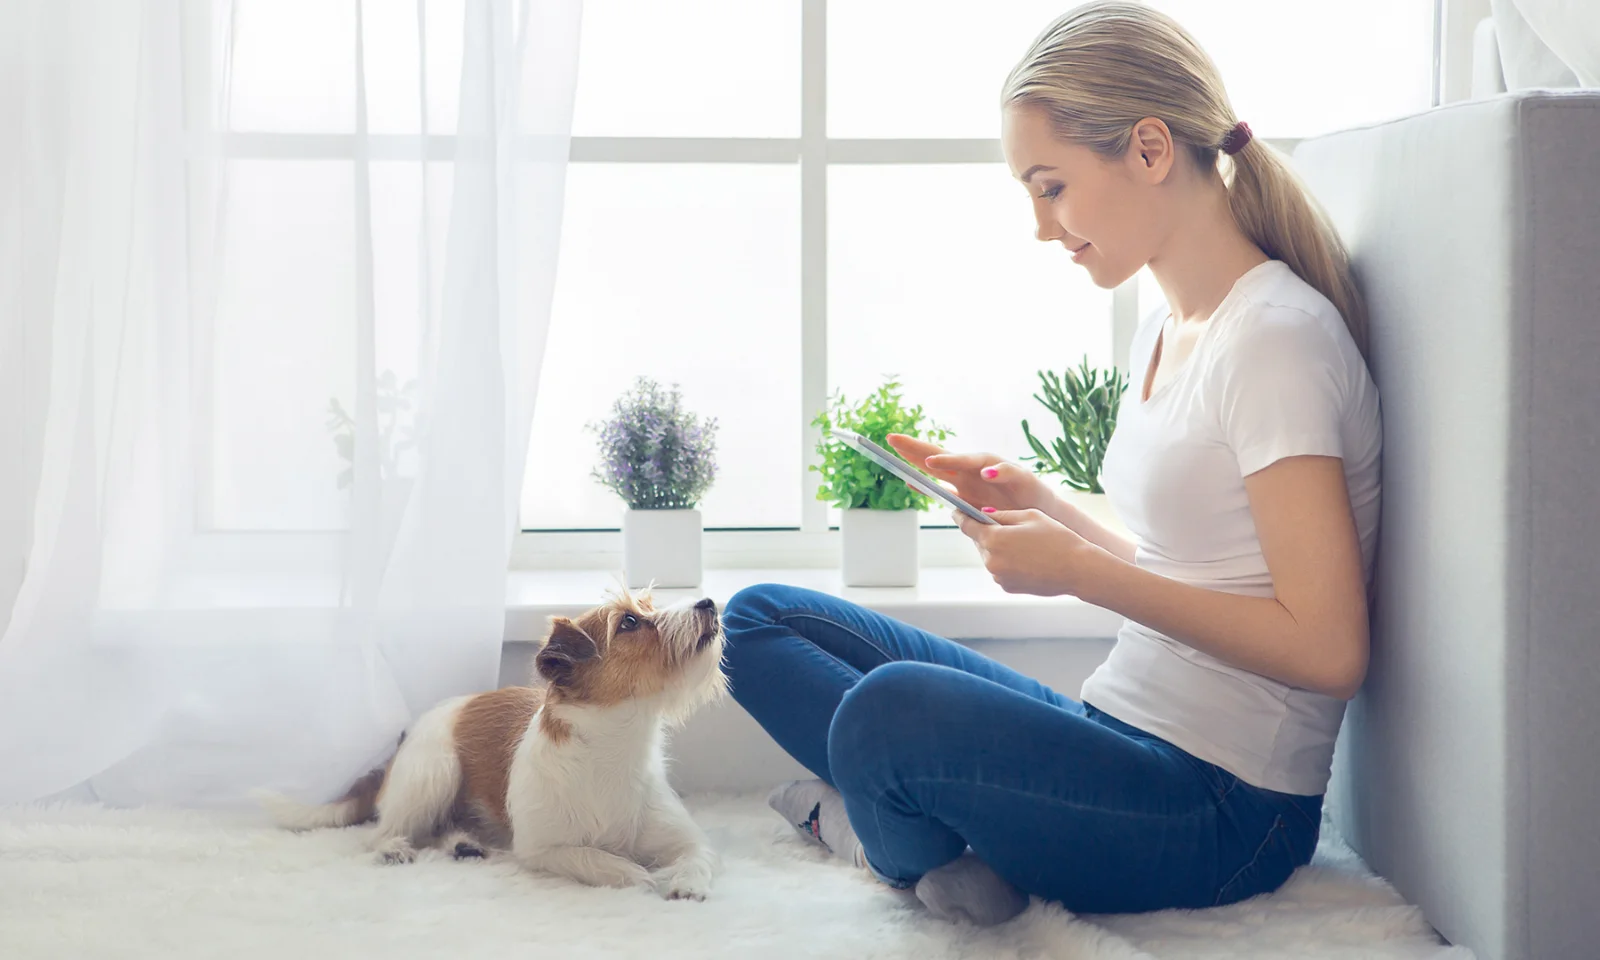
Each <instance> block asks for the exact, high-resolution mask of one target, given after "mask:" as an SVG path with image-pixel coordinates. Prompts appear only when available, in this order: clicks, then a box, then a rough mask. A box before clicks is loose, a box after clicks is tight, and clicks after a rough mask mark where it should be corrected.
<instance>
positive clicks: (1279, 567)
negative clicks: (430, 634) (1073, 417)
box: [960, 456, 1368, 699]
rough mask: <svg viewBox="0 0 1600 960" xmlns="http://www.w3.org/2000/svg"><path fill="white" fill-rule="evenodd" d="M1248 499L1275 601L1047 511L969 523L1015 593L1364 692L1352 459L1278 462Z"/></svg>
mask: <svg viewBox="0 0 1600 960" xmlns="http://www.w3.org/2000/svg"><path fill="white" fill-rule="evenodd" d="M1245 491H1246V493H1247V494H1248V496H1249V498H1250V512H1251V515H1252V516H1253V517H1254V519H1255V524H1256V533H1257V536H1258V537H1259V538H1260V540H1261V550H1262V554H1263V556H1264V557H1265V558H1266V561H1267V569H1268V571H1269V572H1270V573H1271V575H1272V583H1273V588H1274V592H1275V593H1276V596H1275V597H1273V598H1270V599H1264V598H1259V597H1244V596H1239V595H1237V594H1231V593H1223V592H1221V591H1217V590H1207V589H1205V588H1203V587H1196V586H1191V585H1189V584H1186V583H1181V582H1179V581H1177V580H1173V579H1170V578H1167V577H1163V576H1161V575H1159V574H1155V573H1151V572H1150V571H1149V570H1144V569H1141V568H1139V567H1138V566H1135V565H1134V564H1133V563H1132V562H1130V560H1129V559H1127V558H1126V557H1124V556H1119V555H1117V553H1116V552H1114V551H1113V550H1112V549H1109V548H1107V547H1105V546H1103V545H1100V544H1097V543H1095V542H1094V541H1093V540H1091V538H1089V537H1087V536H1083V535H1082V534H1080V533H1077V532H1075V531H1073V530H1070V529H1067V527H1068V525H1067V524H1066V523H1063V522H1061V521H1060V520H1058V519H1057V518H1055V517H1053V516H1051V515H1048V514H1046V513H1045V512H1043V511H1041V510H1038V509H1037V508H1033V509H1028V510H1023V511H1007V512H1002V513H997V514H996V515H995V516H996V517H997V518H998V519H999V520H1000V521H1001V525H1000V526H987V525H984V524H980V523H977V522H975V521H972V520H970V519H966V518H961V520H960V522H961V529H962V530H963V531H964V532H965V533H966V534H967V535H968V536H970V537H972V539H973V540H974V541H975V542H976V543H977V545H978V549H979V552H980V553H981V554H982V556H983V560H984V566H985V567H987V568H988V570H989V572H990V573H991V574H992V575H993V576H994V578H995V581H996V582H998V583H999V584H1000V585H1001V586H1002V587H1004V588H1005V589H1006V590H1008V591H1011V592H1015V593H1034V594H1043V595H1050V594H1061V593H1069V594H1073V595H1075V596H1078V597H1082V598H1083V599H1084V600H1087V601H1089V602H1090V603H1093V604H1097V605H1099V606H1102V607H1105V608H1107V609H1109V610H1113V611H1115V612H1117V613H1120V614H1122V615H1123V616H1125V617H1127V618H1128V619H1130V620H1133V621H1135V622H1138V623H1142V624H1144V625H1146V626H1148V627H1151V628H1152V629H1155V630H1158V631H1160V632H1161V633H1163V634H1165V635H1167V636H1169V637H1172V638H1174V639H1176V640H1178V641H1180V642H1182V643H1185V644H1188V645H1189V646H1191V647H1194V648H1195V649H1196V650H1200V651H1202V652H1204V653H1208V654H1210V655H1211V656H1213V657H1216V658H1217V659H1218V660H1221V661H1223V662H1225V663H1229V664H1232V665H1234V666H1236V667H1239V668H1241V669H1244V670H1249V671H1251V672H1252V673H1258V674H1261V675H1262V676H1265V677H1271V678H1272V679H1274V680H1277V681H1279V682H1280V683H1285V684H1288V685H1289V686H1291V687H1298V688H1300V689H1303V690H1314V691H1317V692H1319V693H1325V694H1327V695H1329V696H1334V697H1341V698H1345V699H1348V698H1349V697H1351V696H1354V695H1355V691H1356V690H1357V688H1359V687H1360V686H1361V681H1362V678H1363V677H1364V676H1365V674H1366V668H1367V650H1368V648H1367V604H1366V589H1365V584H1364V578H1363V576H1362V570H1361V549H1360V544H1359V541H1358V539H1357V535H1356V528H1355V520H1354V517H1353V516H1352V514H1351V510H1350V499H1349V494H1348V492H1347V490H1346V487H1345V480H1344V469H1343V464H1342V462H1341V461H1340V460H1338V459H1337V458H1333V457H1309V456H1308V457H1290V458H1287V459H1284V460H1279V461H1278V462H1276V463H1274V464H1273V465H1271V466H1269V467H1267V468H1266V469H1264V470H1260V471H1258V472H1256V473H1254V474H1251V475H1250V476H1248V477H1246V478H1245ZM1074 519H1075V518H1074ZM1091 532H1092V531H1091ZM1114 545H1115V543H1113V546H1114Z"/></svg>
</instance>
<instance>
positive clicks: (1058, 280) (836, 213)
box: [828, 164, 1111, 524]
mask: <svg viewBox="0 0 1600 960" xmlns="http://www.w3.org/2000/svg"><path fill="white" fill-rule="evenodd" d="M1033 229H1034V227H1033V218H1032V213H1031V211H1030V209H1029V205H1028V199H1027V194H1026V193H1025V192H1024V191H1023V189H1022V188H1021V187H1020V186H1018V185H1017V183H1016V181H1014V180H1013V179H1012V178H1011V177H1010V176H1009V175H1008V174H1007V172H1006V170H1005V168H1004V167H1002V166H1000V165H998V164H949V165H944V164H937V165H926V166H922V165H919V166H888V165H885V166H876V165H874V166H859V167H835V168H834V169H832V170H831V171H829V178H828V375H829V381H830V382H829V388H830V390H831V389H843V390H844V391H845V394H846V396H848V397H851V398H857V397H860V396H861V395H862V394H863V393H865V392H867V391H869V390H871V389H874V388H875V387H876V386H877V385H878V384H880V383H881V382H882V380H883V378H884V377H885V376H889V375H893V376H896V377H898V378H899V379H900V380H901V382H902V383H904V384H905V390H906V398H907V400H909V401H910V402H912V403H919V404H922V405H923V406H924V407H925V408H926V412H927V413H928V415H929V416H931V417H932V418H933V419H935V420H937V421H939V422H940V423H942V424H944V425H945V426H948V427H950V428H951V429H953V430H954V431H955V432H956V438H955V439H954V440H952V441H951V443H952V446H953V447H954V448H956V449H961V450H986V451H989V452H992V453H996V454H999V455H1001V456H1004V457H1008V458H1012V459H1015V458H1018V457H1021V456H1023V455H1024V454H1026V453H1027V452H1028V447H1027V444H1026V442H1025V441H1024V440H1023V436H1022V429H1021V426H1020V422H1021V420H1022V419H1023V418H1024V417H1026V418H1028V420H1029V423H1030V426H1032V427H1034V428H1036V432H1038V431H1040V430H1042V429H1044V427H1043V424H1041V421H1042V420H1044V419H1046V418H1047V417H1048V414H1047V413H1046V412H1045V410H1044V408H1043V407H1041V406H1040V405H1039V403H1038V402H1037V401H1035V400H1034V399H1033V394H1034V392H1035V391H1036V390H1037V385H1038V375H1037V371H1038V370H1039V369H1040V368H1041V367H1050V368H1053V369H1056V370H1061V369H1064V368H1065V367H1067V366H1069V365H1076V364H1077V363H1078V362H1079V361H1080V360H1081V359H1082V358H1083V357H1084V356H1085V355H1087V356H1088V357H1089V359H1090V361H1091V362H1092V363H1095V364H1098V365H1105V366H1109V365H1110V362H1111V294H1110V292H1109V291H1105V290H1101V289H1099V288H1098V287H1095V286H1094V285H1093V284H1092V283H1091V282H1090V281H1089V278H1088V275H1087V274H1086V273H1085V272H1084V271H1083V269H1082V268H1081V267H1078V266H1076V265H1074V264H1073V263H1072V261H1071V260H1070V259H1069V258H1068V255H1067V253H1066V251H1065V250H1063V249H1062V248H1061V245H1060V244H1056V243H1049V244H1046V243H1040V242H1039V241H1037V240H1035V239H1034V238H1033ZM926 522H929V523H938V524H943V523H948V522H949V519H948V512H941V511H937V510H935V511H932V512H930V513H929V514H928V520H927V521H926Z"/></svg>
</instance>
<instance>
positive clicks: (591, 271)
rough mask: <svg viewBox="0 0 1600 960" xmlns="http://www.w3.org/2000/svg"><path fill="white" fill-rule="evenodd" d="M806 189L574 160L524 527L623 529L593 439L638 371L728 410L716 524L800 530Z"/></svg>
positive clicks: (791, 177) (699, 406)
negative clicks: (590, 427) (591, 428)
mask: <svg viewBox="0 0 1600 960" xmlns="http://www.w3.org/2000/svg"><path fill="white" fill-rule="evenodd" d="M799 249H800V195H799V173H798V171H797V170H796V168H794V167H793V166H788V165H722V164H719V165H699V164H661V165H635V164H598V163H597V164H582V163H580V164H573V165H572V167H571V169H570V170H569V172H568V175H567V206H566V213H565V215H564V217H563V221H562V243H561V264H560V267H559V272H558V275H557V279H556V293H555V304H554V313H553V318H552V322H551V329H550V341H549V345H548V346H547V348H546V352H545V361H544V370H543V374H542V377H541V380H540V383H539V401H538V404H537V406H536V407H535V409H534V418H533V419H534V423H533V438H532V444H531V448H530V453H529V461H528V482H527V485H526V487H525V488H524V496H523V501H522V518H523V523H524V525H525V526H527V527H535V528H574V527H580V528H581V527H616V526H617V525H618V524H619V523H620V521H621V515H622V509H623V505H622V502H621V501H620V500H619V499H617V497H616V496H615V495H613V494H612V493H611V492H610V491H608V490H606V489H605V488H603V487H601V486H600V485H599V484H598V483H596V482H595V481H594V479H593V478H592V477H591V476H590V471H591V470H592V469H593V467H594V465H595V462H596V452H595V450H596V448H595V437H594V435H593V434H591V433H589V432H588V431H586V430H585V429H584V427H585V424H588V423H591V422H593V421H596V420H598V419H600V418H601V417H603V416H605V415H606V414H607V413H608V412H609V410H610V408H611V404H612V402H613V401H614V400H615V399H616V398H617V396H618V395H620V394H621V393H622V391H623V390H625V389H626V388H627V387H628V386H629V385H630V384H631V383H632V381H633V379H634V377H636V376H638V375H641V374H643V375H647V376H651V377H654V378H656V379H657V380H659V381H661V382H662V383H666V384H670V383H678V384H681V386H682V388H683V394H684V399H685V402H686V404H687V405H688V406H689V408H690V409H691V410H693V411H695V412H696V413H699V414H701V415H702V416H713V417H716V418H717V420H718V422H719V424H720V426H719V430H718V435H717V463H718V466H719V471H718V475H717V480H716V484H715V486H714V487H713V488H712V489H711V492H710V493H709V494H708V495H707V497H706V500H705V502H704V503H703V504H701V509H702V510H703V512H704V515H705V522H706V524H707V525H708V526H797V525H798V524H799V522H800V423H799V418H800V361H799V351H800V277H799V256H800V255H799Z"/></svg>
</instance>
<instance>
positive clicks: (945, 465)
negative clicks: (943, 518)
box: [888, 433, 1056, 510]
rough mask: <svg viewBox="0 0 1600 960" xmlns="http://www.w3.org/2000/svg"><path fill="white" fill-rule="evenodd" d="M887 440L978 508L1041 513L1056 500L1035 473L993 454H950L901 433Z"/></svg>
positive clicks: (913, 463) (940, 448)
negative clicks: (1040, 511)
mask: <svg viewBox="0 0 1600 960" xmlns="http://www.w3.org/2000/svg"><path fill="white" fill-rule="evenodd" d="M888 439H889V446H891V447H894V449H895V452H896V453H899V454H900V456H902V457H905V458H906V460H907V462H909V463H910V464H911V465H912V466H914V467H919V468H921V469H922V470H925V471H927V472H928V473H930V474H932V475H933V476H934V477H936V478H938V479H940V480H943V481H945V482H946V483H948V484H950V485H951V486H953V487H955V489H956V496H958V497H960V498H961V499H963V500H965V501H967V502H968V503H970V504H972V505H973V506H975V507H993V508H995V509H996V510H1031V509H1040V510H1042V509H1044V508H1045V507H1046V506H1047V505H1049V504H1050V503H1051V502H1052V501H1054V500H1055V499H1056V495H1055V494H1054V493H1053V492H1052V491H1051V490H1050V488H1049V487H1047V486H1046V485H1045V482H1044V481H1043V480H1042V479H1040V478H1039V476H1038V475H1037V474H1035V473H1034V472H1033V471H1031V470H1027V469H1025V468H1023V467H1022V466H1020V465H1019V464H1015V463H1012V462H1010V461H1008V460H1002V459H1001V458H999V457H997V456H995V455H994V454H992V453H949V452H947V451H945V449H944V448H942V447H939V446H937V445H935V444H932V443H929V442H928V441H926V440H918V439H916V438H915V437H908V436H906V435H905V434H901V433H891V434H889V437H888Z"/></svg>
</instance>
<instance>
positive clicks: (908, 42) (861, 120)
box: [828, 0, 1070, 137]
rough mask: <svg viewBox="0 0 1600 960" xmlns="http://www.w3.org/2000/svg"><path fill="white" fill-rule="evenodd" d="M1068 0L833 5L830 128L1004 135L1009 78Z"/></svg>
mask: <svg viewBox="0 0 1600 960" xmlns="http://www.w3.org/2000/svg"><path fill="white" fill-rule="evenodd" d="M1068 6H1070V4H1068V3H1064V2H1063V0H1009V2H1006V3H988V4H980V3H971V2H964V0H850V2H849V3H832V4H829V5H828V135H829V136H831V137H998V136H999V135H1000V106H999V105H1000V85H1001V84H1002V83H1004V82H1005V79H1006V74H1007V73H1008V72H1010V70H1011V68H1012V66H1014V65H1015V64H1016V62H1017V60H1018V59H1019V58H1020V57H1021V56H1022V55H1023V54H1024V53H1026V52H1027V49H1028V44H1029V43H1030V42H1032V40H1033V38H1034V37H1036V36H1037V35H1038V34H1039V31H1041V30H1043V29H1044V27H1045V25H1046V24H1048V23H1049V22H1050V21H1051V20H1052V19H1053V18H1054V17H1056V16H1057V15H1059V14H1060V13H1061V12H1062V10H1064V9H1066V8H1067V7H1068Z"/></svg>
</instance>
